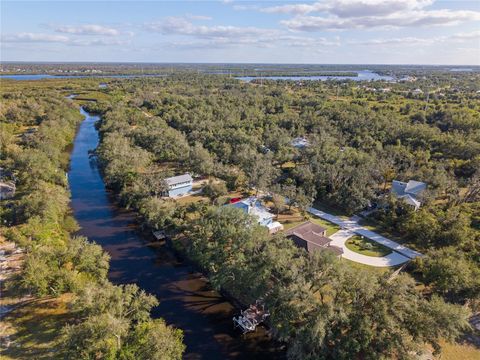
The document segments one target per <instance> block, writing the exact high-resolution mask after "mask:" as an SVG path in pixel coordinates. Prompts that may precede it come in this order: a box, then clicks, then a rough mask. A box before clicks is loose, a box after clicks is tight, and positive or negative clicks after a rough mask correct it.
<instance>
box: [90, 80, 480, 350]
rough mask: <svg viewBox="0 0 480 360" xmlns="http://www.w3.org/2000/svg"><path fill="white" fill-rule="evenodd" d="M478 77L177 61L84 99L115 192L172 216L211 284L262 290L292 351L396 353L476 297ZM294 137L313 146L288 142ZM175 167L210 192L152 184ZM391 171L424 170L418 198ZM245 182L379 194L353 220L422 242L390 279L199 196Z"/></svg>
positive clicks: (361, 196)
mask: <svg viewBox="0 0 480 360" xmlns="http://www.w3.org/2000/svg"><path fill="white" fill-rule="evenodd" d="M418 88H421V89H424V91H422V92H421V93H419V91H415V89H418ZM478 89H479V79H478V76H471V75H469V76H458V77H456V78H454V77H451V76H450V77H447V76H446V75H445V74H441V75H438V76H433V75H432V76H431V77H430V78H429V79H428V80H427V79H425V80H417V81H416V82H415V83H411V82H404V83H398V84H387V83H381V82H377V83H373V84H367V85H365V84H357V83H354V82H347V83H337V82H308V81H306V82H293V81H270V82H265V81H262V82H261V83H260V82H254V83H250V84H246V83H241V82H239V81H237V80H235V79H231V78H227V77H218V76H217V77H215V76H177V77H173V78H167V79H162V80H158V79H156V80H148V79H141V80H134V81H122V82H118V81H112V82H111V83H110V84H109V90H108V93H109V94H110V95H111V97H110V100H108V101H103V102H102V101H100V102H97V103H96V104H93V105H91V106H90V105H89V109H90V110H91V111H97V112H100V113H102V114H103V120H102V121H101V122H100V124H99V130H100V133H101V134H102V143H101V146H100V147H99V149H98V155H99V158H100V161H101V163H102V164H103V167H104V172H105V179H106V181H107V183H108V184H109V186H111V187H112V188H113V189H115V190H116V191H117V192H118V194H119V197H120V199H121V200H122V202H123V204H124V205H125V206H127V207H130V208H133V209H135V210H137V211H138V212H139V214H141V215H142V217H143V219H144V222H145V225H146V226H148V227H150V228H153V229H168V230H169V231H170V232H171V235H172V237H173V238H174V239H176V244H177V246H178V247H179V248H180V249H181V250H182V251H185V252H186V253H187V254H189V256H190V258H192V259H194V260H195V261H196V262H197V263H198V264H199V265H200V266H201V268H203V269H204V271H205V272H206V273H208V274H209V277H210V280H211V281H212V283H213V284H214V285H215V286H217V287H218V288H219V289H226V290H228V291H229V292H231V293H233V294H234V295H235V296H236V297H239V298H242V299H243V300H244V302H246V303H248V302H251V301H253V300H254V299H256V298H259V297H261V298H263V299H265V301H266V304H267V305H268V308H269V309H270V311H271V312H272V318H271V326H272V328H273V332H274V334H275V335H276V337H277V339H281V340H283V341H286V342H288V343H289V347H288V348H289V352H288V354H289V357H290V358H292V359H294V358H298V359H305V358H337V359H338V358H346V359H347V358H352V357H355V356H362V357H368V356H373V357H374V358H377V357H381V356H385V357H398V358H405V357H408V356H409V355H408V354H411V351H413V350H416V349H418V347H419V346H420V345H421V344H423V343H430V344H432V346H433V348H434V349H435V350H436V351H439V350H440V347H439V345H438V339H439V338H447V339H450V340H452V339H454V338H455V337H457V336H458V335H459V333H460V332H461V331H463V330H465V329H466V328H467V327H468V325H467V323H466V321H465V320H466V319H467V317H468V316H467V313H468V311H469V309H470V310H473V311H478V310H477V309H478V299H479V294H480V280H479V279H480V270H479V263H480V257H479V255H480V243H479V239H480V238H479V220H480V218H479V215H480V213H479V197H478V196H479V185H480V183H479V170H478V169H479V164H480V117H479V115H480V113H479V110H480V107H479V105H480V103H479V101H478V100H479V95H478V93H477V91H478ZM302 136H306V137H307V138H308V140H309V143H310V146H307V147H304V148H301V149H299V148H295V147H293V146H292V145H291V141H292V139H294V138H296V137H302ZM183 171H189V172H191V173H192V174H196V175H201V176H210V177H211V178H215V179H220V180H221V182H220V183H217V184H215V183H213V182H211V183H210V184H209V185H207V188H206V189H205V191H206V192H205V194H206V195H207V196H208V197H209V198H210V199H211V201H212V202H210V203H194V204H188V205H185V204H179V203H178V202H175V201H171V200H165V199H160V198H159V197H158V195H159V194H160V193H161V192H162V191H163V190H164V187H165V184H164V183H163V182H162V179H164V178H165V177H167V176H171V175H174V174H177V173H181V172H183ZM393 179H398V180H405V181H408V180H409V179H416V180H418V181H424V182H426V183H427V184H428V190H427V192H426V194H424V196H423V205H422V208H421V209H420V210H419V211H413V210H411V209H410V208H409V207H408V206H405V204H404V203H403V202H401V201H398V200H396V199H395V198H393V197H392V196H390V195H389V190H388V189H389V187H390V184H391V181H392V180H393ZM252 188H255V189H257V191H258V190H262V191H265V192H270V193H274V194H282V195H284V196H287V197H288V198H289V199H291V200H292V203H294V204H295V205H297V206H298V207H299V208H301V209H306V208H307V207H308V206H309V205H311V204H312V203H313V202H315V203H316V204H323V205H325V206H329V207H331V208H335V209H338V210H339V211H341V212H343V213H344V214H355V213H357V212H359V211H361V210H363V209H365V208H369V207H371V206H372V204H375V205H377V211H375V212H373V214H372V215H371V216H370V217H369V218H367V219H365V220H364V221H365V222H367V223H369V224H373V225H374V226H376V227H377V228H378V229H381V231H384V232H386V233H389V234H394V235H395V236H397V238H399V239H402V241H403V242H404V243H406V244H408V245H409V246H411V247H413V248H415V249H417V250H419V251H421V252H423V253H424V254H425V255H426V256H425V257H422V258H419V259H417V260H415V261H414V262H412V263H411V264H410V265H409V267H408V269H407V270H408V271H407V273H405V274H402V275H400V276H398V277H396V278H395V280H392V279H391V278H390V275H385V274H383V275H378V274H372V273H371V272H367V271H357V270H356V269H355V270H353V271H352V269H350V268H349V267H348V266H345V264H339V263H338V262H337V261H335V260H334V259H330V258H329V257H328V256H307V257H306V256H305V254H303V253H301V252H300V253H298V251H297V250H296V249H295V248H294V247H293V246H292V244H291V243H290V242H288V241H286V240H285V238H284V236H283V235H278V236H275V237H273V238H271V237H266V235H265V234H263V235H262V233H261V231H260V230H259V229H256V228H255V227H253V226H251V225H249V226H247V225H246V224H247V223H248V221H249V219H247V218H244V217H242V216H241V214H239V213H235V212H232V213H230V212H229V211H225V210H222V211H221V212H220V213H219V210H216V208H215V206H214V207H213V208H211V207H210V204H211V203H213V204H216V205H221V204H223V203H224V202H225V201H226V200H228V196H227V197H226V196H225V195H226V194H228V192H234V191H239V190H243V191H245V190H248V189H252ZM259 274H262V275H259ZM352 284H358V287H357V286H354V287H352ZM447 319H448V320H447ZM362 324H363V325H362ZM372 324H374V325H373V326H372ZM392 326H393V328H392ZM371 354H375V355H371Z"/></svg>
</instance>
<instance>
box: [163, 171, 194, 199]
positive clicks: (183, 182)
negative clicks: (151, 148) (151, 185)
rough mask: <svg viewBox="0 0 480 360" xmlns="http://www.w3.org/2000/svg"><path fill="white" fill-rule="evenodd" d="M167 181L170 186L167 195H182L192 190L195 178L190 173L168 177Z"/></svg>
mask: <svg viewBox="0 0 480 360" xmlns="http://www.w3.org/2000/svg"><path fill="white" fill-rule="evenodd" d="M165 182H166V183H167V186H168V191H166V192H165V195H168V197H177V196H182V195H185V194H187V193H189V192H190V191H192V186H193V178H192V176H191V175H190V174H188V173H186V174H183V175H178V176H173V177H169V178H166V179H165Z"/></svg>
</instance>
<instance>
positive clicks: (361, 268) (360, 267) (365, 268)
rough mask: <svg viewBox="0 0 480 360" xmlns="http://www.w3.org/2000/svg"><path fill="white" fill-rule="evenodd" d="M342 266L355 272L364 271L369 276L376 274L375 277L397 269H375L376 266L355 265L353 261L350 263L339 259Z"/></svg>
mask: <svg viewBox="0 0 480 360" xmlns="http://www.w3.org/2000/svg"><path fill="white" fill-rule="evenodd" d="M340 261H341V262H342V263H343V264H345V265H347V266H349V267H351V268H353V269H355V270H357V271H366V272H369V273H371V274H376V275H383V274H386V273H390V272H393V271H395V270H396V269H397V267H394V266H392V267H376V266H369V265H364V264H360V263H357V262H355V261H351V260H348V259H345V258H341V260H340Z"/></svg>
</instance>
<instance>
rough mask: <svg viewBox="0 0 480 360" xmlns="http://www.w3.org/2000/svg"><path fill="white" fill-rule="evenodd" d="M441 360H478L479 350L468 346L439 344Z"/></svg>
mask: <svg viewBox="0 0 480 360" xmlns="http://www.w3.org/2000/svg"><path fill="white" fill-rule="evenodd" d="M441 345H442V353H441V357H440V358H441V359H442V360H479V359H480V348H478V347H475V346H473V345H469V344H459V343H453V344H451V343H447V342H441Z"/></svg>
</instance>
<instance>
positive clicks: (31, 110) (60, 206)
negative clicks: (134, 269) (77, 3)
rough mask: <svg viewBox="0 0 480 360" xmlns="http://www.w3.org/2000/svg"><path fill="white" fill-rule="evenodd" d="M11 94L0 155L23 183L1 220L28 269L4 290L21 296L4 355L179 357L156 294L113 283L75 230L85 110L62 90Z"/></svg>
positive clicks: (99, 254)
mask: <svg viewBox="0 0 480 360" xmlns="http://www.w3.org/2000/svg"><path fill="white" fill-rule="evenodd" d="M3 90H4V89H2V98H3V100H2V102H4V101H5V102H6V104H7V107H8V108H9V109H10V110H12V109H17V113H16V115H13V114H14V113H13V112H11V113H10V114H9V115H8V117H7V118H6V119H7V121H2V123H1V125H2V127H1V130H2V131H1V133H2V143H1V145H2V149H1V150H2V151H1V152H2V159H1V160H2V165H3V166H5V167H7V169H8V170H5V168H3V169H2V176H9V177H11V178H12V179H15V181H16V185H17V186H16V190H17V191H16V196H15V197H14V198H13V199H10V200H7V201H6V202H5V200H4V204H5V205H6V206H5V207H3V206H2V213H1V216H2V219H3V221H2V222H3V223H4V224H5V223H6V224H8V225H9V227H6V228H2V235H3V236H4V237H5V239H6V240H7V241H13V242H15V243H16V244H17V245H18V246H19V247H20V249H21V251H24V252H25V256H24V258H23V264H22V266H21V268H22V269H21V271H20V273H18V274H17V275H16V276H12V277H10V278H8V279H6V281H5V282H3V281H2V284H1V286H2V293H4V294H5V295H6V296H8V297H12V299H13V301H16V300H15V299H16V298H18V299H19V300H17V306H15V307H14V308H13V309H10V311H9V312H8V313H6V314H4V315H2V322H5V326H6V327H7V329H9V334H8V335H7V334H5V336H8V337H7V338H4V339H2V342H3V343H4V344H6V345H8V346H5V347H4V348H3V349H2V351H1V354H2V357H6V358H18V359H21V358H25V357H35V358H44V357H48V358H52V357H53V358H64V357H68V358H70V359H84V358H89V357H90V356H93V354H96V356H102V357H112V358H124V359H130V358H132V359H133V358H138V356H143V358H151V359H156V358H159V359H160V358H162V359H163V358H164V357H163V356H167V358H169V359H180V358H181V355H182V353H183V351H184V345H183V344H182V337H183V335H182V331H181V330H178V329H173V328H171V327H167V326H166V325H165V323H164V322H163V320H161V319H156V320H153V319H151V318H150V311H151V309H152V307H154V306H155V305H156V304H158V301H157V299H155V298H154V297H153V296H151V295H148V294H146V293H145V292H144V291H143V290H141V289H139V288H138V287H137V286H136V285H124V286H114V285H112V284H111V283H110V282H109V281H108V280H107V272H108V268H109V256H108V254H106V253H105V252H104V251H103V250H102V249H101V247H100V246H98V245H96V244H95V243H93V242H90V241H88V239H86V238H84V237H81V236H75V235H73V233H75V232H76V231H77V230H78V225H77V223H76V221H75V219H74V218H73V217H72V216H71V213H70V212H71V210H70V208H69V190H68V184H67V179H66V177H65V172H66V170H67V168H68V164H69V154H70V148H71V144H72V143H73V139H74V137H75V132H76V129H77V127H78V125H79V124H80V122H81V121H82V120H83V117H82V116H80V114H79V112H78V108H77V106H75V105H73V104H71V103H69V102H68V101H67V100H66V99H64V96H63V95H61V94H59V93H58V92H57V91H55V90H53V91H52V90H49V91H44V89H43V88H39V89H35V88H33V89H29V90H26V89H23V91H16V92H9V93H8V94H6V93H5V92H4V91H3ZM39 90H40V91H39ZM32 97H34V98H35V101H31V99H32ZM3 116H5V112H4V113H3ZM4 119H5V117H4ZM24 127H27V128H30V129H35V131H27V132H24V131H23V128H24ZM2 205H3V204H2ZM25 295H29V296H28V297H27V298H23V297H24V296H25ZM49 299H52V301H50V300H49ZM29 304H32V305H29ZM32 321H33V322H32ZM32 324H35V326H32ZM53 329H55V331H52V330H53ZM25 331H28V332H29V334H28V336H26V334H25ZM42 344H43V345H42ZM140 344H142V345H141V346H140ZM160 349H161V350H162V352H163V353H159V352H158V351H159V350H160Z"/></svg>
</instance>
